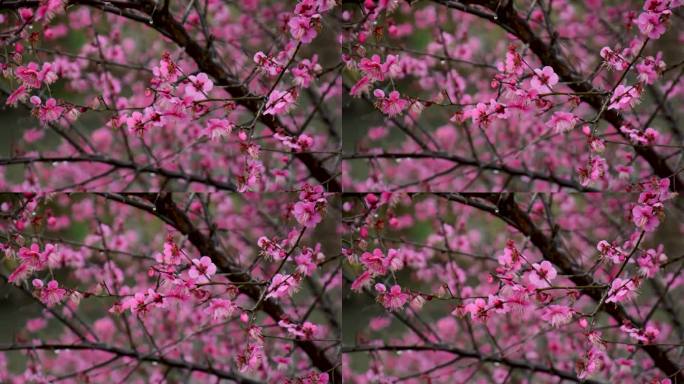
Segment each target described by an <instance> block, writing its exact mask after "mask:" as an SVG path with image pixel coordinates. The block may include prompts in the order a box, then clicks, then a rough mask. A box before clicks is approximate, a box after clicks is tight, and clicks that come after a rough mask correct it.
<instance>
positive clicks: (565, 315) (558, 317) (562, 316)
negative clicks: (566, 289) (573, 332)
mask: <svg viewBox="0 0 684 384" xmlns="http://www.w3.org/2000/svg"><path fill="white" fill-rule="evenodd" d="M573 313H574V312H573V310H572V308H570V307H568V306H565V305H549V306H547V307H545V308H544V309H543V310H542V319H544V320H546V321H548V322H549V324H551V325H552V326H554V327H556V328H557V327H560V326H562V325H565V324H568V323H569V322H570V320H572V315H573Z"/></svg>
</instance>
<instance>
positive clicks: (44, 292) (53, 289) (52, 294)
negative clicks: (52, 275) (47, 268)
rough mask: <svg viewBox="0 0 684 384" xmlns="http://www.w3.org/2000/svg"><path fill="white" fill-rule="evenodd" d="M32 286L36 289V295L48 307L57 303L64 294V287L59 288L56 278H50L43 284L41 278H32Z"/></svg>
mask: <svg viewBox="0 0 684 384" xmlns="http://www.w3.org/2000/svg"><path fill="white" fill-rule="evenodd" d="M33 287H34V288H36V289H37V290H38V297H39V298H40V301H42V302H43V303H44V304H45V305H47V306H48V307H52V306H54V305H55V304H58V303H59V302H60V301H62V300H63V299H64V297H65V296H66V293H67V291H66V289H63V288H60V287H59V283H57V281H56V280H51V281H50V282H49V283H47V285H44V284H43V282H42V281H41V280H38V279H35V280H33Z"/></svg>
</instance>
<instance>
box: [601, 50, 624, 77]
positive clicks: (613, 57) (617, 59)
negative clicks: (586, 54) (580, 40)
mask: <svg viewBox="0 0 684 384" xmlns="http://www.w3.org/2000/svg"><path fill="white" fill-rule="evenodd" d="M600 54H601V57H602V58H603V59H604V60H605V61H606V63H607V64H608V65H609V66H610V67H611V68H612V69H615V70H616V71H624V70H625V69H627V67H628V66H629V62H628V61H627V59H625V58H624V57H622V55H620V54H619V53H617V52H614V51H613V50H612V49H610V47H603V48H601V53H600Z"/></svg>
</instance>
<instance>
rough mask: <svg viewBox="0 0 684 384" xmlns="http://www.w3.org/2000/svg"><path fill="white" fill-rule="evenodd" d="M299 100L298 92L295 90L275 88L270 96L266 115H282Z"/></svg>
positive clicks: (265, 111)
mask: <svg viewBox="0 0 684 384" xmlns="http://www.w3.org/2000/svg"><path fill="white" fill-rule="evenodd" d="M296 101H297V93H296V92H295V91H294V90H290V91H280V90H277V89H274V90H273V91H272V92H271V94H270V95H269V96H268V101H267V102H266V109H265V110H264V115H280V114H283V113H287V112H289V111H290V110H291V109H292V108H293V107H294V104H295V102H296Z"/></svg>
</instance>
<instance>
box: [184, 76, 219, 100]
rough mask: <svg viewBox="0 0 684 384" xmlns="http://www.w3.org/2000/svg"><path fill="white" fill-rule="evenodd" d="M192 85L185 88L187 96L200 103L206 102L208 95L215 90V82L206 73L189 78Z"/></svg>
mask: <svg viewBox="0 0 684 384" xmlns="http://www.w3.org/2000/svg"><path fill="white" fill-rule="evenodd" d="M188 80H190V83H189V84H187V85H186V86H185V96H188V97H190V98H191V99H192V100H195V101H199V100H204V99H205V98H206V95H208V94H209V92H210V91H211V90H212V89H214V82H213V81H211V80H210V79H209V76H207V74H206V73H204V72H201V73H199V74H197V75H196V76H195V75H190V76H188Z"/></svg>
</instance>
